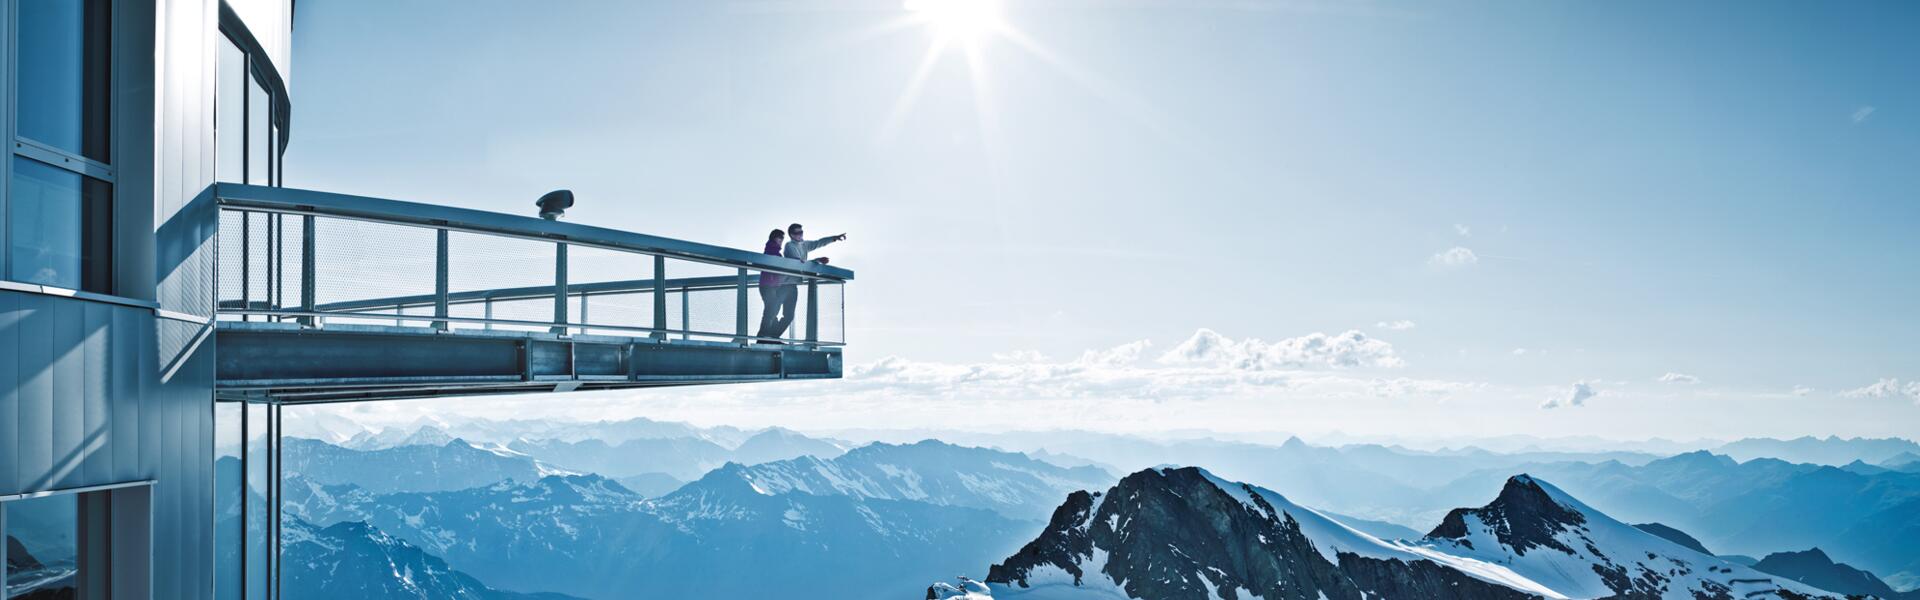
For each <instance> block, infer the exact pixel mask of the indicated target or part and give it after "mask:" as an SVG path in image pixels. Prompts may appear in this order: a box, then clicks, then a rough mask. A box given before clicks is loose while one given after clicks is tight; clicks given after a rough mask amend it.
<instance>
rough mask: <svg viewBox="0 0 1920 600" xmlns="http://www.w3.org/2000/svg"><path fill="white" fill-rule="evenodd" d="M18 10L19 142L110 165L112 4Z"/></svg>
mask: <svg viewBox="0 0 1920 600" xmlns="http://www.w3.org/2000/svg"><path fill="white" fill-rule="evenodd" d="M19 7H20V9H19V13H18V14H19V23H18V26H17V27H15V29H14V31H16V32H17V34H18V36H19V38H18V39H19V41H18V44H19V45H18V46H16V48H17V49H18V52H19V58H18V59H17V62H16V63H15V64H16V69H17V71H16V75H15V77H17V78H18V79H17V80H16V83H17V84H18V85H19V88H18V89H19V92H18V96H17V103H18V105H17V108H16V110H17V111H18V113H17V115H16V116H17V119H16V120H15V123H18V127H19V135H20V137H24V138H29V139H32V140H34V141H38V142H40V143H43V144H47V145H50V146H53V147H54V148H58V149H61V150H65V151H67V152H71V153H74V154H77V155H80V156H85V157H87V158H91V159H94V160H97V161H100V162H107V161H108V157H107V98H108V94H107V78H108V71H107V35H108V28H107V0H33V1H31V2H21V3H19Z"/></svg>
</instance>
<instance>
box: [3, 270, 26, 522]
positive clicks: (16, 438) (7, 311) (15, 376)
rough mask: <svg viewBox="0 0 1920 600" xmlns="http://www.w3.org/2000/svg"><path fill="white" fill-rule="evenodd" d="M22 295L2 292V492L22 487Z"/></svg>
mask: <svg viewBox="0 0 1920 600" xmlns="http://www.w3.org/2000/svg"><path fill="white" fill-rule="evenodd" d="M20 296H21V295H20V294H16V293H13V292H0V490H14V489H19V488H20V321H21V318H22V317H23V316H24V314H23V313H22V309H21V308H20Z"/></svg>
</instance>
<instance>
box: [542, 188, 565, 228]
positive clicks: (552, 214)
mask: <svg viewBox="0 0 1920 600" xmlns="http://www.w3.org/2000/svg"><path fill="white" fill-rule="evenodd" d="M534 204H535V205H538V206H539V207H540V218H542V219H546V220H548V221H558V220H560V215H563V214H566V212H567V209H569V208H573V191H572V190H554V191H551V192H547V193H546V195H543V196H541V197H540V200H538V201H536V202H534Z"/></svg>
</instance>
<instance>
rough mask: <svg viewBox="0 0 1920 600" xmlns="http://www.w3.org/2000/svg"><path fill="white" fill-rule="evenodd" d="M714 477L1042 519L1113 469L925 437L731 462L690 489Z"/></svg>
mask: <svg viewBox="0 0 1920 600" xmlns="http://www.w3.org/2000/svg"><path fill="white" fill-rule="evenodd" d="M715 478H738V479H739V480H741V481H744V482H746V483H747V484H748V485H750V486H752V487H753V488H754V489H756V490H760V491H761V492H762V493H766V494H784V493H788V492H800V493H805V494H813V495H842V496H852V497H855V498H863V499H878V500H912V501H917V502H925V503H928V504H934V505H938V506H962V507H968V508H984V509H988V510H992V511H994V512H997V513H1000V514H1002V515H1005V516H1007V517H1008V518H1012V519H1022V520H1031V521H1038V520H1041V519H1045V518H1046V516H1047V514H1048V513H1049V512H1050V510H1051V509H1050V507H1051V505H1052V504H1053V502H1054V501H1055V499H1057V498H1059V497H1060V494H1063V493H1065V492H1068V491H1071V490H1077V489H1084V488H1088V487H1094V486H1103V485H1107V484H1108V483H1110V482H1111V481H1112V480H1113V475H1111V474H1109V473H1107V472H1106V471H1103V470H1101V469H1099V468H1097V467H1074V468H1065V467H1060V466H1056V465H1053V464H1050V463H1046V462H1042V461H1038V460H1034V459H1032V458H1028V457H1027V456H1026V455H1023V454H1018V453H1014V452H1001V451H999V450H989V449H986V448H967V447H964V446H955V445H952V444H948V443H945V442H940V441H935V440H924V441H921V442H918V443H914V444H903V445H895V444H871V445H867V446H862V447H860V448H855V449H853V450H852V451H849V452H847V453H846V454H845V455H843V456H840V457H839V458H834V459H831V460H822V459H820V458H815V457H811V456H803V457H800V458H797V459H792V460H783V461H775V462H770V463H765V464H760V465H754V466H741V465H738V464H730V465H727V466H726V467H723V468H721V469H719V470H718V471H715V472H714V473H712V474H709V475H708V476H707V477H706V478H703V479H702V480H701V482H697V483H695V484H691V485H690V486H689V487H693V486H699V485H704V484H707V483H708V482H709V480H712V479H715Z"/></svg>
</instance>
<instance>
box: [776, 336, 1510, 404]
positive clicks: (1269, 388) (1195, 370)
mask: <svg viewBox="0 0 1920 600" xmlns="http://www.w3.org/2000/svg"><path fill="white" fill-rule="evenodd" d="M1153 347H1154V344H1153V343H1152V342H1151V341H1149V340H1140V341H1136V342H1130V343H1126V344H1121V345H1119V346H1114V347H1112V348H1107V349H1104V350H1089V351H1086V352H1084V353H1082V354H1081V355H1080V356H1079V357H1077V358H1075V359H1072V360H1059V359H1045V358H1044V357H1042V358H1035V357H1037V356H1038V353H1034V352H1031V351H1024V352H1015V353H1008V354H1006V355H1002V356H1001V358H1002V359H999V360H995V361H992V362H983V363H944V362H924V361H917V360H910V359H905V358H900V357H897V356H889V357H885V358H882V359H879V360H877V361H873V362H870V363H865V364H855V365H850V366H848V367H847V370H846V377H845V379H843V380H841V381H840V382H837V383H835V384H834V386H833V388H832V390H833V393H832V395H834V396H836V397H843V398H848V399H850V401H851V399H857V398H867V399H871V398H889V397H917V398H931V399H942V400H966V401H969V402H971V401H982V402H997V401H1021V400H1049V399H1070V400H1089V401H1097V400H1102V399H1111V400H1129V401H1147V402H1153V403H1160V402H1167V401H1177V400H1201V399H1211V398H1245V399H1261V400H1263V401H1266V400H1270V399H1273V398H1280V397H1311V398H1313V399H1316V400H1326V399H1341V398H1346V399H1360V398H1389V399H1400V398H1414V399H1445V398H1448V397H1451V396H1453V395H1455V394H1460V393H1469V392H1473V391H1476V390H1482V389H1485V387H1486V384H1483V383H1468V382H1457V381H1441V380H1425V379H1412V378H1407V377H1397V378H1377V377H1359V376H1349V375H1345V374H1343V373H1342V372H1341V371H1342V370H1344V369H1347V368H1353V367H1398V366H1401V365H1402V364H1403V362H1402V361H1401V359H1400V358H1399V357H1398V356H1397V355H1396V354H1395V353H1394V351H1393V347H1392V345H1390V344H1388V343H1387V342H1385V341H1382V340H1378V339H1373V338H1371V337H1368V336H1367V335H1365V334H1363V333H1360V332H1358V331H1349V332H1346V333H1342V334H1339V335H1328V334H1324V333H1313V334H1308V335H1303V336H1299V337H1294V338H1287V339H1284V340H1280V341H1276V342H1265V341H1261V340H1256V339H1241V340H1236V339H1232V338H1229V337H1227V336H1224V335H1221V334H1219V333H1217V332H1214V331H1212V330H1207V329H1201V330H1199V331H1196V332H1194V334H1193V336H1191V337H1189V338H1188V339H1187V340H1186V341H1184V342H1182V343H1180V344H1179V345H1178V346H1176V347H1174V348H1173V349H1171V350H1168V351H1167V352H1165V353H1162V354H1161V355H1160V356H1159V357H1157V360H1143V359H1144V358H1146V356H1147V354H1146V353H1147V352H1148V350H1150V349H1151V348H1153ZM1014 357H1018V358H1019V359H1021V360H1004V359H1006V358H1014ZM1283 391H1284V392H1286V394H1287V395H1285V396H1275V395H1274V394H1275V393H1276V392H1283ZM802 398H803V396H802V395H801V394H798V393H789V394H782V395H781V401H800V400H801V399H802Z"/></svg>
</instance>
